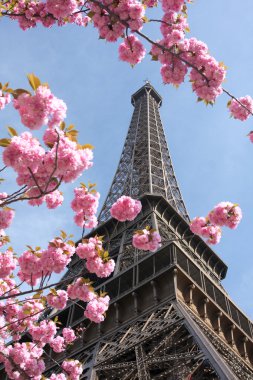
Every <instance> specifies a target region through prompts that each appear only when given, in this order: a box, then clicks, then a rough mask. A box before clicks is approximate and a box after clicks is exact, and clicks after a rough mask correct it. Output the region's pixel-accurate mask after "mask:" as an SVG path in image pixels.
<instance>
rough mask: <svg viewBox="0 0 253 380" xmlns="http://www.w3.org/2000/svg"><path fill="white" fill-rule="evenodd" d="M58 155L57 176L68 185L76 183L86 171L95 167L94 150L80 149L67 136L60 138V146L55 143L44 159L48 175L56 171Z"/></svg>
mask: <svg viewBox="0 0 253 380" xmlns="http://www.w3.org/2000/svg"><path fill="white" fill-rule="evenodd" d="M56 155H57V157H58V159H57V161H58V162H57V169H56V172H55V176H57V177H58V178H61V179H62V181H63V182H66V183H68V182H72V181H74V180H75V179H77V178H78V177H79V176H80V175H81V174H82V173H83V171H84V170H87V169H89V168H90V167H91V166H92V165H93V163H92V159H93V153H92V150H91V149H90V148H79V146H78V144H77V143H76V142H75V141H71V140H70V139H69V138H68V137H66V136H62V137H60V140H59V144H57V143H55V144H54V146H53V148H52V149H51V150H50V151H49V152H48V153H47V155H46V156H45V158H44V167H45V169H46V170H47V171H48V174H51V173H52V171H53V170H54V167H55V160H56Z"/></svg>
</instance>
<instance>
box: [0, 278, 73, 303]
mask: <svg viewBox="0 0 253 380" xmlns="http://www.w3.org/2000/svg"><path fill="white" fill-rule="evenodd" d="M77 277H80V274H78V275H75V276H73V277H69V278H66V279H65V280H62V281H58V282H55V283H54V284H51V285H47V286H44V287H43V288H37V289H33V290H26V291H24V292H21V293H19V294H18V297H20V296H23V295H25V294H30V293H38V292H40V291H41V290H45V289H49V288H51V287H52V286H59V285H63V284H65V283H66V282H69V281H71V280H74V279H76V278H77ZM14 297H17V294H10V295H8V296H6V297H3V296H1V297H0V300H1V301H2V300H6V299H9V298H14Z"/></svg>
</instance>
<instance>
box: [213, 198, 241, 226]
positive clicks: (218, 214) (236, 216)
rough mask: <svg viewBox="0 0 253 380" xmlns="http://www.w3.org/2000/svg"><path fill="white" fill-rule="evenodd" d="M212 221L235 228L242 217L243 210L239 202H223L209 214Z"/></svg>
mask: <svg viewBox="0 0 253 380" xmlns="http://www.w3.org/2000/svg"><path fill="white" fill-rule="evenodd" d="M208 218H209V219H210V221H211V223H213V224H216V225H218V226H227V227H229V228H231V229H235V228H236V227H237V226H238V224H239V223H240V221H241V219H242V210H241V209H240V207H239V206H238V205H237V204H234V203H231V202H221V203H219V204H218V205H217V206H215V207H214V209H213V210H212V211H211V212H210V213H209V214H208Z"/></svg>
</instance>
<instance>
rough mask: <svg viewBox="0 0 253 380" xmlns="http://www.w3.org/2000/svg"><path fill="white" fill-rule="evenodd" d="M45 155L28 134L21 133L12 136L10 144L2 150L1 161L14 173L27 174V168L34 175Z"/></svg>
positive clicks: (37, 143)
mask: <svg viewBox="0 0 253 380" xmlns="http://www.w3.org/2000/svg"><path fill="white" fill-rule="evenodd" d="M44 155H45V151H44V149H43V148H42V147H41V146H40V143H39V141H38V140H37V139H35V138H34V137H33V136H32V135H31V133H30V132H23V133H22V134H21V135H20V136H13V137H12V139H11V142H10V144H9V145H8V146H7V147H6V148H5V149H4V152H3V161H4V164H5V165H6V166H10V167H12V168H13V169H14V170H15V171H16V172H18V173H19V172H21V173H22V174H23V175H24V173H27V174H29V176H30V172H29V171H28V168H30V170H32V172H33V173H35V172H36V171H37V169H38V167H39V166H40V164H41V161H42V160H43V158H44Z"/></svg>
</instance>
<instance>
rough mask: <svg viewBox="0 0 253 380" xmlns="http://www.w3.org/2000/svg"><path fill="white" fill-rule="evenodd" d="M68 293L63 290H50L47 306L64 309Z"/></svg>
mask: <svg viewBox="0 0 253 380" xmlns="http://www.w3.org/2000/svg"><path fill="white" fill-rule="evenodd" d="M67 300H68V293H67V292H66V291H65V290H52V291H51V292H50V293H49V294H48V295H47V303H48V305H49V306H52V307H55V308H56V309H59V310H62V309H64V308H65V307H66V305H67Z"/></svg>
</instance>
